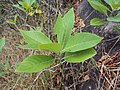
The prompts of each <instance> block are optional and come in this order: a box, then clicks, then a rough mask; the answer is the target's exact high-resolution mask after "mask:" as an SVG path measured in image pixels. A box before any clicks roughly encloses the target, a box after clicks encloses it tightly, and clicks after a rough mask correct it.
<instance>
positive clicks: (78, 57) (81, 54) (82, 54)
mask: <svg viewBox="0 0 120 90" xmlns="http://www.w3.org/2000/svg"><path fill="white" fill-rule="evenodd" d="M95 55H96V51H95V50H94V49H93V48H90V49H86V50H82V51H78V52H74V53H66V55H65V60H66V61H67V62H71V63H78V62H84V61H85V60H87V59H89V58H91V57H93V56H95Z"/></svg>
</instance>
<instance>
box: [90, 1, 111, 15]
mask: <svg viewBox="0 0 120 90" xmlns="http://www.w3.org/2000/svg"><path fill="white" fill-rule="evenodd" d="M88 2H89V3H90V5H91V6H92V7H93V8H94V9H95V10H97V11H99V12H101V13H103V14H107V11H110V10H109V8H107V7H106V6H105V5H103V4H102V3H101V1H100V0H88Z"/></svg>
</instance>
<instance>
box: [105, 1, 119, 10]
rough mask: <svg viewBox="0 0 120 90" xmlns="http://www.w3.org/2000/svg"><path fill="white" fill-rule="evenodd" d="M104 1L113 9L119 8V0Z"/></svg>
mask: <svg viewBox="0 0 120 90" xmlns="http://www.w3.org/2000/svg"><path fill="white" fill-rule="evenodd" d="M105 2H106V3H107V4H109V5H110V6H111V8H112V9H113V10H119V9H120V0H105Z"/></svg>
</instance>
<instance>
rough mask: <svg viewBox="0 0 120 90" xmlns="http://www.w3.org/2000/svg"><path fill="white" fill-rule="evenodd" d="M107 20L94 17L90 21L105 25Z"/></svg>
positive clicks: (94, 23)
mask: <svg viewBox="0 0 120 90" xmlns="http://www.w3.org/2000/svg"><path fill="white" fill-rule="evenodd" d="M105 23H106V22H105V21H103V20H101V19H100V18H93V19H92V20H91V21H90V25H93V26H100V25H103V24H105Z"/></svg>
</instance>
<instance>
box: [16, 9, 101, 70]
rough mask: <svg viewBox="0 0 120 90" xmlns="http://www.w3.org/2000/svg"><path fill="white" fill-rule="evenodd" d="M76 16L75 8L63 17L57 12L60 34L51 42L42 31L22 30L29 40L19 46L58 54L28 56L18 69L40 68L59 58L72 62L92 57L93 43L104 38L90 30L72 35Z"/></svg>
mask: <svg viewBox="0 0 120 90" xmlns="http://www.w3.org/2000/svg"><path fill="white" fill-rule="evenodd" d="M74 19H75V16H74V11H73V8H72V9H70V10H69V11H68V12H67V13H66V14H65V15H64V16H63V17H61V16H60V15H58V18H57V21H56V23H55V26H54V32H53V34H54V35H56V36H57V41H56V42H52V41H51V40H50V39H49V38H48V37H47V36H45V35H44V34H43V33H42V32H40V31H36V30H34V31H33V30H32V31H31V30H30V31H25V30H20V33H21V35H22V36H23V38H24V40H25V41H26V43H27V44H26V45H24V46H19V47H20V48H24V49H33V50H36V49H37V50H47V51H51V52H54V53H56V54H55V56H54V57H52V56H49V55H32V56H28V57H27V58H25V59H24V60H23V61H22V62H21V63H19V64H18V65H17V67H16V72H39V71H41V70H44V69H46V68H48V67H50V66H51V65H54V64H55V61H56V60H57V61H59V63H60V62H62V61H63V60H64V61H67V62H70V63H79V62H84V61H85V60H87V59H89V58H91V57H93V56H94V55H95V54H96V51H95V50H94V49H93V48H92V47H94V46H96V45H97V44H98V43H99V42H100V41H101V40H102V38H101V37H99V36H97V35H95V34H91V33H87V32H81V33H75V34H74V35H71V33H72V28H73V26H74Z"/></svg>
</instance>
